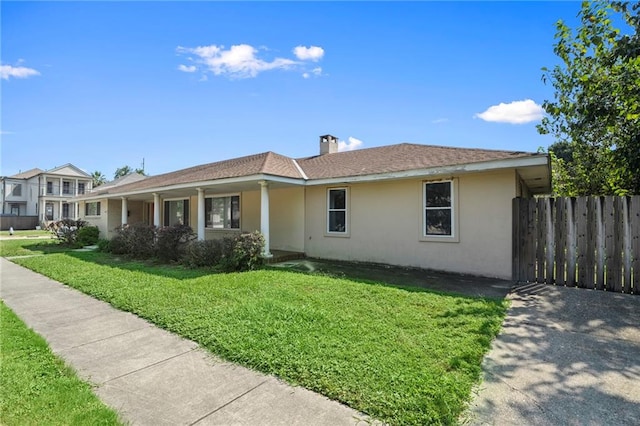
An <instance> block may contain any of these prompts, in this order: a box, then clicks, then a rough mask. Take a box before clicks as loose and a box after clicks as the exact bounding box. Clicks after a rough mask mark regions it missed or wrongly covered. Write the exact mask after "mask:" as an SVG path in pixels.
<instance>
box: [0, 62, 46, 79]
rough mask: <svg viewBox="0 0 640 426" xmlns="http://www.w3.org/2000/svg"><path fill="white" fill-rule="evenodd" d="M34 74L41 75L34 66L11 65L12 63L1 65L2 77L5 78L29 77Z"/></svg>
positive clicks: (0, 74) (0, 73)
mask: <svg viewBox="0 0 640 426" xmlns="http://www.w3.org/2000/svg"><path fill="white" fill-rule="evenodd" d="M34 75H40V73H39V72H38V71H36V70H34V69H33V68H27V67H21V66H17V67H14V66H11V65H0V77H2V79H3V80H9V77H13V78H27V77H31V76H34Z"/></svg>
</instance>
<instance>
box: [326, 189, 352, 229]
mask: <svg viewBox="0 0 640 426" xmlns="http://www.w3.org/2000/svg"><path fill="white" fill-rule="evenodd" d="M347 229H348V224H347V188H330V189H328V190H327V233H329V234H342V235H345V234H346V233H347Z"/></svg>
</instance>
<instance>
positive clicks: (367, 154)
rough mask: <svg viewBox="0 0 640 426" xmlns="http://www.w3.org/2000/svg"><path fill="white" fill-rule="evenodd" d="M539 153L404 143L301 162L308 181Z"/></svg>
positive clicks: (503, 158)
mask: <svg viewBox="0 0 640 426" xmlns="http://www.w3.org/2000/svg"><path fill="white" fill-rule="evenodd" d="M536 155H540V154H535V153H529V152H522V151H496V150H489V149H475V148H452V147H445V146H435V145H418V144H411V143H401V144H397V145H388V146H381V147H377V148H367V149H359V150H355V151H346V152H338V153H333V154H324V155H316V156H314V157H307V158H302V159H299V160H298V164H299V165H300V167H302V169H303V170H304V172H305V173H306V174H307V176H308V178H309V179H328V178H340V177H348V176H363V175H372V174H380V173H392V172H401V171H408V170H418V169H428V168H433V167H442V166H455V165H463V164H472V163H480V162H485V161H494V160H507V159H513V158H523V157H531V156H536Z"/></svg>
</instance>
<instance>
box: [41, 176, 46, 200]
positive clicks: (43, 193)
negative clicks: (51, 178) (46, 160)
mask: <svg viewBox="0 0 640 426" xmlns="http://www.w3.org/2000/svg"><path fill="white" fill-rule="evenodd" d="M43 178H44V187H43V188H40V195H42V196H45V195H47V177H46V176H43Z"/></svg>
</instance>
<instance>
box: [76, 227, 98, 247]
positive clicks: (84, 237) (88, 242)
mask: <svg viewBox="0 0 640 426" xmlns="http://www.w3.org/2000/svg"><path fill="white" fill-rule="evenodd" d="M99 238H100V229H99V228H98V227H97V226H83V227H82V228H78V236H77V244H78V245H79V246H82V247H84V246H92V245H94V244H97V243H98V239H99Z"/></svg>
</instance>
